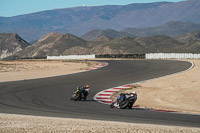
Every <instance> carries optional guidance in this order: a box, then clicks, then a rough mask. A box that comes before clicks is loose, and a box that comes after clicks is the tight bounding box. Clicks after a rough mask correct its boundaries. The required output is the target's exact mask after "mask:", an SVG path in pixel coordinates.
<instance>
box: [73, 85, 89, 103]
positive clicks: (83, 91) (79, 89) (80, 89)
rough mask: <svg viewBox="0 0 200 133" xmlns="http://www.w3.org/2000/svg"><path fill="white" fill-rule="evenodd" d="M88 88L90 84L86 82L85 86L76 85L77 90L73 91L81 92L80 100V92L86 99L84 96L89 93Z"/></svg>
mask: <svg viewBox="0 0 200 133" xmlns="http://www.w3.org/2000/svg"><path fill="white" fill-rule="evenodd" d="M89 90H90V85H88V84H87V85H85V86H81V87H79V86H77V90H76V91H75V93H77V92H80V93H81V96H80V99H79V100H81V97H82V94H83V96H84V97H83V99H84V100H86V97H87V95H88V94H89Z"/></svg>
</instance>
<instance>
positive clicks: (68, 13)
mask: <svg viewBox="0 0 200 133" xmlns="http://www.w3.org/2000/svg"><path fill="white" fill-rule="evenodd" d="M199 12H200V1H199V0H187V1H181V2H156V3H136V4H129V5H123V6H120V5H109V6H93V7H87V6H84V7H74V8H65V9H55V10H48V11H42V12H36V13H31V14H25V15H20V16H14V17H0V32H4V33H5V32H6V33H9V32H15V33H18V34H19V35H20V36H21V37H22V38H24V39H25V40H27V41H28V42H31V41H33V42H34V41H35V40H38V39H39V38H41V37H42V36H45V35H46V34H48V33H51V32H60V33H70V34H73V35H76V36H82V35H83V34H85V33H87V32H89V31H91V30H95V29H100V30H105V29H113V30H117V31H122V32H123V31H125V32H128V34H134V33H135V31H137V30H136V29H132V28H147V27H156V26H160V25H163V24H166V23H168V22H170V21H181V22H192V23H200V13H199ZM143 30H144V29H140V30H139V31H141V32H140V34H141V35H143V36H146V34H147V36H149V34H148V32H146V31H145V32H144V33H143V32H142V31H143ZM150 30H151V29H148V31H150ZM161 33H163V32H161ZM126 34H127V33H126ZM150 35H154V32H153V33H150ZM173 36H174V35H173Z"/></svg>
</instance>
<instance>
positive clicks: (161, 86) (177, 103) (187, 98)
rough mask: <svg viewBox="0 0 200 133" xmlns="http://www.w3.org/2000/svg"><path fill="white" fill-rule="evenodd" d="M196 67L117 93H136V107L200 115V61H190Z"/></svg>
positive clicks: (115, 95) (138, 84) (141, 83)
mask: <svg viewBox="0 0 200 133" xmlns="http://www.w3.org/2000/svg"><path fill="white" fill-rule="evenodd" d="M188 61H191V62H193V63H194V67H193V68H192V69H191V70H189V71H185V72H181V73H178V74H174V75H170V76H166V77H161V78H157V79H153V80H148V81H144V82H140V83H137V84H134V87H133V88H130V89H124V90H122V91H119V92H116V93H114V94H113V95H112V96H111V99H112V100H114V99H116V97H117V95H118V94H119V93H122V92H123V93H130V92H132V91H136V92H137V95H138V99H137V101H136V102H135V105H136V106H139V107H144V108H153V109H158V110H159V109H161V110H170V111H178V112H186V113H194V114H200V100H199V99H200V60H188Z"/></svg>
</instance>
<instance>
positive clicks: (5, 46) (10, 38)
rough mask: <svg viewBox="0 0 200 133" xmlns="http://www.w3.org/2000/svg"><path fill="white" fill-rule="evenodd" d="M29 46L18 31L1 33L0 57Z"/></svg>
mask: <svg viewBox="0 0 200 133" xmlns="http://www.w3.org/2000/svg"><path fill="white" fill-rule="evenodd" d="M27 46H29V44H28V43H27V42H26V41H25V40H23V39H22V38H21V37H20V36H19V35H18V34H16V33H0V59H2V58H5V57H8V56H10V55H12V54H14V53H16V52H18V51H21V50H22V49H24V48H26V47H27Z"/></svg>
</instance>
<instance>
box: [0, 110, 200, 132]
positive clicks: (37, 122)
mask: <svg viewBox="0 0 200 133" xmlns="http://www.w3.org/2000/svg"><path fill="white" fill-rule="evenodd" d="M0 132H1V133H166V132H167V133H199V132H200V128H188V127H176V126H162V125H151V124H134V123H125V122H112V121H97V120H85V119H70V118H53V117H40V116H25V115H11V114H0Z"/></svg>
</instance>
